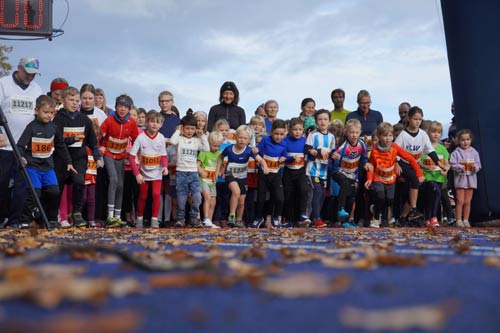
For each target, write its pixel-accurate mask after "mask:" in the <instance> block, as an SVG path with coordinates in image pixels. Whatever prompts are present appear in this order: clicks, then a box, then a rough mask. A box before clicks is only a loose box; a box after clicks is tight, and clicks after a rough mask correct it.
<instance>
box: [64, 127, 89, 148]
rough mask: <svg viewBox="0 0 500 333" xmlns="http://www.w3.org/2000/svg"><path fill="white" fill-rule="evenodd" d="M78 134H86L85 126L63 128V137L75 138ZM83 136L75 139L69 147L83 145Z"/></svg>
mask: <svg viewBox="0 0 500 333" xmlns="http://www.w3.org/2000/svg"><path fill="white" fill-rule="evenodd" d="M77 135H81V136H83V135H85V127H64V128H63V138H74V137H76V136H77ZM83 139H84V138H83V137H82V138H80V139H78V140H77V141H75V143H73V144H72V145H70V146H68V147H72V148H77V147H81V146H82V145H83Z"/></svg>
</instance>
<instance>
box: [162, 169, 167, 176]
mask: <svg viewBox="0 0 500 333" xmlns="http://www.w3.org/2000/svg"><path fill="white" fill-rule="evenodd" d="M161 174H162V175H164V176H166V175H168V168H165V167H163V169H162V170H161Z"/></svg>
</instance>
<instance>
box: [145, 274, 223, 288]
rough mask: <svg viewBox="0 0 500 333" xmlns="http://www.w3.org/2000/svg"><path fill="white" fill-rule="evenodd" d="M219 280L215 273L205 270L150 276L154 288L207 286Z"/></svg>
mask: <svg viewBox="0 0 500 333" xmlns="http://www.w3.org/2000/svg"><path fill="white" fill-rule="evenodd" d="M216 282H217V278H216V276H215V275H213V274H210V273H205V272H194V273H179V274H162V275H153V276H151V277H150V278H149V285H150V286H151V287H152V288H179V287H195V286H207V285H212V284H215V283H216Z"/></svg>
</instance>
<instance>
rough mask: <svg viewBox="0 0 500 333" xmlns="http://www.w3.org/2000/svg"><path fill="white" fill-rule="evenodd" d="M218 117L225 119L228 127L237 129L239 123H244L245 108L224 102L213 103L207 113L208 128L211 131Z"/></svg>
mask: <svg viewBox="0 0 500 333" xmlns="http://www.w3.org/2000/svg"><path fill="white" fill-rule="evenodd" d="M219 119H226V120H227V121H228V122H229V127H230V128H232V129H234V130H235V129H237V128H238V127H239V126H240V125H245V124H246V117H245V110H243V109H242V108H240V107H239V106H238V105H234V104H226V103H224V102H222V103H220V104H217V105H214V106H212V107H211V108H210V112H209V113H208V127H207V128H208V130H209V131H212V130H213V127H214V124H215V122H216V121H217V120H219Z"/></svg>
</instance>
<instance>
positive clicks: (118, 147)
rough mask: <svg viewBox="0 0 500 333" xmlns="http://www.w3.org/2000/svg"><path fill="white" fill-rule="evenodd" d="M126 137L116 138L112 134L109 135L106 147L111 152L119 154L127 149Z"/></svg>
mask: <svg viewBox="0 0 500 333" xmlns="http://www.w3.org/2000/svg"><path fill="white" fill-rule="evenodd" d="M127 145H128V138H125V139H116V138H113V137H112V136H110V137H109V139H108V142H107V143H106V149H108V151H109V152H110V153H112V154H121V153H123V152H124V151H125V149H127Z"/></svg>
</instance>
